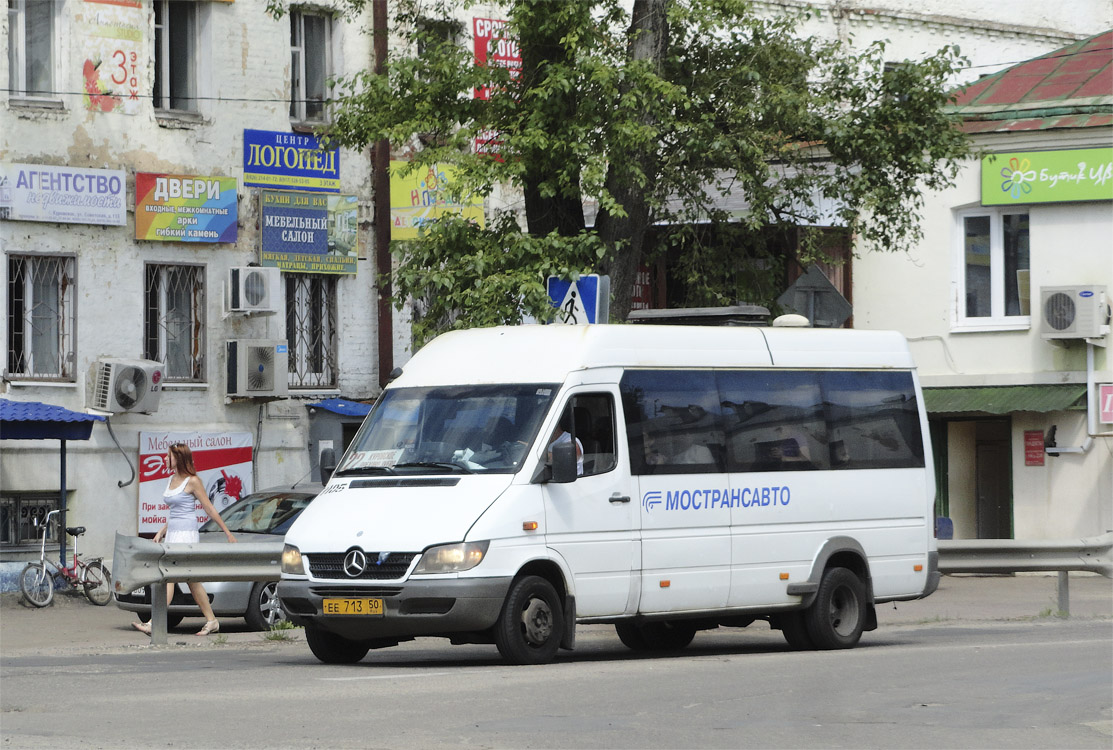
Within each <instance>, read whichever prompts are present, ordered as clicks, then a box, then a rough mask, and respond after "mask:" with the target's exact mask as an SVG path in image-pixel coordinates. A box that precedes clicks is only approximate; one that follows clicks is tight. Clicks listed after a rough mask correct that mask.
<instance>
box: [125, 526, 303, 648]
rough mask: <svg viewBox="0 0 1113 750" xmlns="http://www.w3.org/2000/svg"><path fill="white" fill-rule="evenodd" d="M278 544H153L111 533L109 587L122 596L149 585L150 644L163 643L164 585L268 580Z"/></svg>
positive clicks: (278, 558)
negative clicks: (112, 536)
mask: <svg viewBox="0 0 1113 750" xmlns="http://www.w3.org/2000/svg"><path fill="white" fill-rule="evenodd" d="M281 563H282V542H238V543H236V544H223V543H215V542H204V543H197V544H159V543H158V542H153V541H151V540H150V539H143V538H141V537H135V536H124V535H123V534H120V533H119V532H117V533H116V544H115V550H114V552H113V556H112V568H113V571H112V588H113V590H114V591H115V592H116V593H117V594H126V593H128V592H131V591H135V590H136V589H138V588H142V587H143V586H150V587H151V643H153V644H155V645H158V646H162V645H165V644H166V638H167V636H166V605H167V601H166V586H164V585H156V584H165V583H178V582H182V581H200V582H205V581H274V580H277V579H278V577H279V571H280V566H281Z"/></svg>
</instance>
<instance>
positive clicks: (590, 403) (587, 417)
mask: <svg viewBox="0 0 1113 750" xmlns="http://www.w3.org/2000/svg"><path fill="white" fill-rule="evenodd" d="M569 412H571V414H570V415H569ZM562 416H563V418H562V419H561V422H562V423H563V424H571V425H572V434H573V436H574V437H575V438H576V440H577V441H579V443H580V445H582V446H583V450H584V455H583V461H584V472H583V474H582V475H581V476H585V477H589V476H592V475H595V474H605V473H606V472H608V471H611V470H613V469H614V467H615V465H616V464H617V451H616V450H615V442H614V441H615V429H614V399H613V398H612V397H611V394H609V393H579V394H576V395H575V396H573V397H572V399H571V401H569V402H568V404H566V405H565V407H564V411H563V412H562Z"/></svg>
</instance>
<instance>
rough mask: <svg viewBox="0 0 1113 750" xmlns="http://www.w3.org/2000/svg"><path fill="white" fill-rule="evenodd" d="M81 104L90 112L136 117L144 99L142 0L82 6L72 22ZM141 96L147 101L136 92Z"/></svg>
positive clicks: (99, 0) (93, 0)
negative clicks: (77, 47)
mask: <svg viewBox="0 0 1113 750" xmlns="http://www.w3.org/2000/svg"><path fill="white" fill-rule="evenodd" d="M77 26H78V32H79V33H77V34H74V38H76V39H80V45H81V52H82V56H81V57H79V58H78V59H80V60H81V61H82V62H81V87H82V101H83V102H84V104H85V109H87V110H89V111H90V112H119V113H121V114H125V115H134V114H138V113H139V109H140V103H144V104H146V103H147V102H148V98H147V97H149V96H150V84H149V83H148V82H147V80H146V79H147V57H146V53H145V50H144V47H143V34H144V31H145V30H146V28H147V10H146V9H145V8H144V7H143V0H85V12H84V13H82V14H80V15H78V16H77ZM143 91H146V92H147V96H143V95H142V94H141V92H143Z"/></svg>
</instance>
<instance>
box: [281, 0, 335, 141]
mask: <svg viewBox="0 0 1113 750" xmlns="http://www.w3.org/2000/svg"><path fill="white" fill-rule="evenodd" d="M307 17H309V18H320V19H321V20H322V21H323V24H324V36H325V39H324V43H323V45H322V47H323V49H322V50H321V52H322V55H323V58H324V59H323V60H322V61H321V62H322V64H323V66H324V83H323V90H322V99H321V115H320V117H310V116H309V115H308V114H307V111H306V110H307V109H308V103H309V99H308V94H307V92H306V90H305V86H306V82H305V71H306V58H307V54H306V46H305V19H306V18H307ZM332 43H333V17H332V15H330V14H328V13H326V12H324V11H322V10H319V9H316V8H310V7H307V6H304V5H303V6H296V7H291V8H290V122H291V123H294V124H295V125H320V124H322V123H327V122H328V121H329V106H328V92H329V89H330V88H331V87H330V85H329V79H330V78H331V77H332V75H333V72H334V71H333V54H332Z"/></svg>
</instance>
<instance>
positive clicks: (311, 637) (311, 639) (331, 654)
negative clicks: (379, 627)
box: [305, 625, 370, 664]
mask: <svg viewBox="0 0 1113 750" xmlns="http://www.w3.org/2000/svg"><path fill="white" fill-rule="evenodd" d="M305 642H306V643H308V644H309V650H310V651H312V652H313V655H314V656H316V657H317V658H318V659H320V660H321V661H322V662H324V663H325V664H355V663H356V662H357V661H359V660H360V659H362V658H363V657H365V656H367V652H368V651H369V650H370V645H369V644H367V643H360V642H359V641H350V640H348V639H347V638H343V637H341V636H339V635H337V634H336V633H330V632H329V631H327V630H324V629H322V628H318V627H315V626H313V625H306V626H305Z"/></svg>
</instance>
